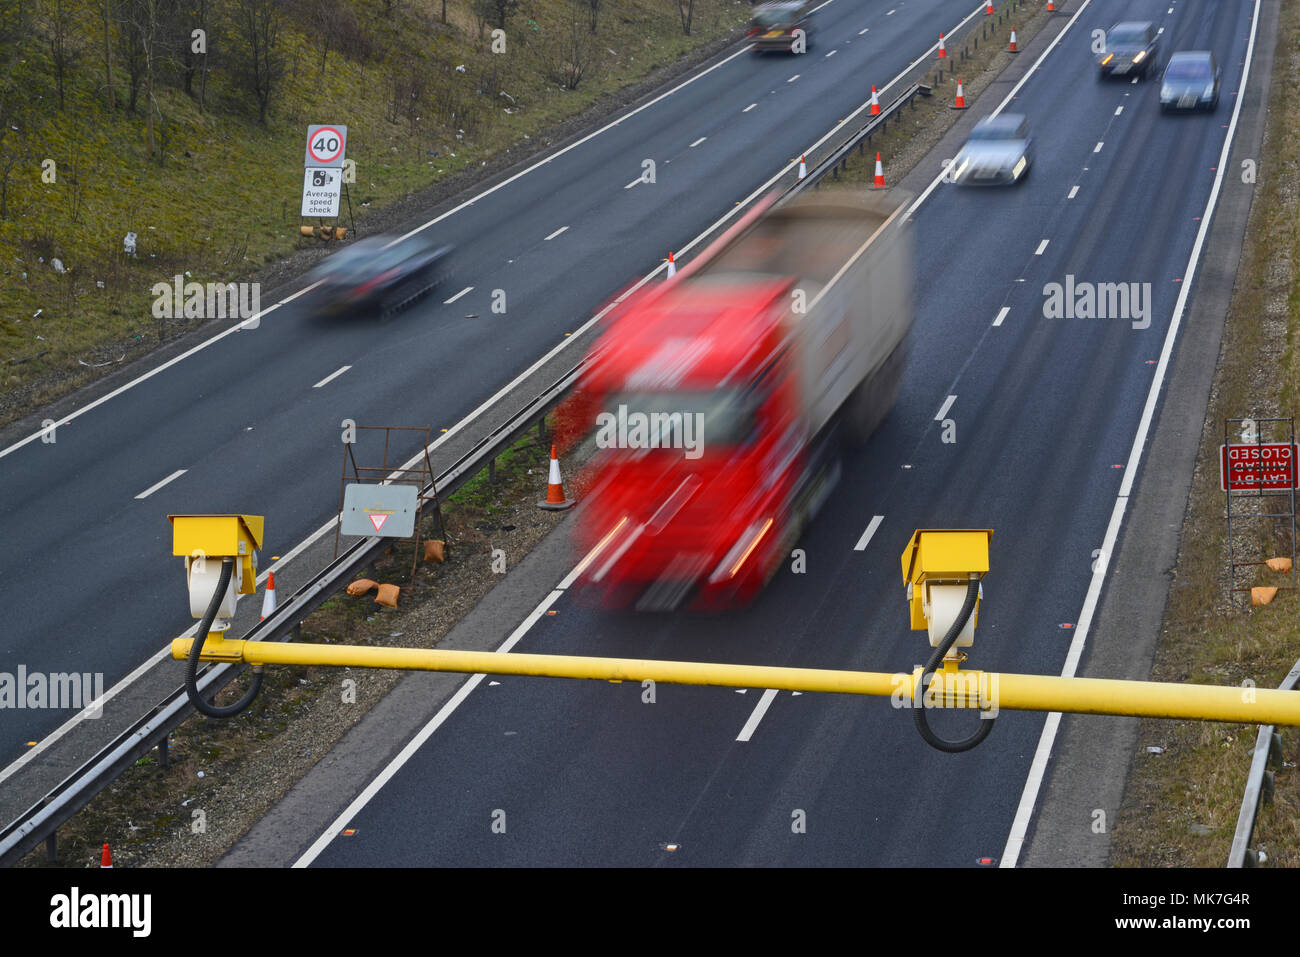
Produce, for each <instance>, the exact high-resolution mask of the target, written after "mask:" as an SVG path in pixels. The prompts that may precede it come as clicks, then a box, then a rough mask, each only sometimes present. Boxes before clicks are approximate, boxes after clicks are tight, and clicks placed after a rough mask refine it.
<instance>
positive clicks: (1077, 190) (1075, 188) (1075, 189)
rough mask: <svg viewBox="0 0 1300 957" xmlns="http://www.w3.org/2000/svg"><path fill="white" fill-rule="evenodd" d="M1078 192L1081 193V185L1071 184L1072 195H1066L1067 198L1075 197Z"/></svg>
mask: <svg viewBox="0 0 1300 957" xmlns="http://www.w3.org/2000/svg"><path fill="white" fill-rule="evenodd" d="M1078 193H1079V187H1078V186H1071V187H1070V195H1069V196H1067V197H1065V198H1066V199H1074V197H1075V196H1077V195H1078Z"/></svg>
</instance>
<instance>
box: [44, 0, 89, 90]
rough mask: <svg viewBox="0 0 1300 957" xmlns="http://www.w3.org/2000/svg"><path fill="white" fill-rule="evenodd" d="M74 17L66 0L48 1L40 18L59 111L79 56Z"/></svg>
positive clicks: (79, 47) (79, 50) (79, 45)
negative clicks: (70, 74)
mask: <svg viewBox="0 0 1300 957" xmlns="http://www.w3.org/2000/svg"><path fill="white" fill-rule="evenodd" d="M75 22H76V17H75V16H74V14H73V11H72V9H71V5H70V4H69V3H68V0H48V2H47V4H46V11H45V15H44V16H43V17H42V18H41V37H42V39H43V40H44V41H45V47H46V49H47V50H48V51H49V54H50V65H51V66H52V67H53V68H54V85H55V88H56V89H57V90H58V91H59V109H60V110H61V109H63V105H64V100H65V96H64V94H65V90H66V86H67V80H68V74H69V73H71V72H72V69H73V67H74V66H75V65H76V62H77V60H78V59H79V58H80V56H81V41H80V39H79V38H78V37H77V35H76V32H75V31H74V24H75Z"/></svg>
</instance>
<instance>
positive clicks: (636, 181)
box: [623, 176, 641, 189]
mask: <svg viewBox="0 0 1300 957" xmlns="http://www.w3.org/2000/svg"><path fill="white" fill-rule="evenodd" d="M639 182H641V177H640V176H638V177H637V178H636V179H634V180H632V182H630V183H628V184H627V185H626V186H624V187H623V188H624V189H631V188H632V187H633V186H635V185H636V184H637V183H639Z"/></svg>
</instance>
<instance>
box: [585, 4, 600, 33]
mask: <svg viewBox="0 0 1300 957" xmlns="http://www.w3.org/2000/svg"><path fill="white" fill-rule="evenodd" d="M587 8H588V9H589V10H590V11H591V32H592V33H595V32H596V17H597V15H598V14H599V13H600V0H587Z"/></svg>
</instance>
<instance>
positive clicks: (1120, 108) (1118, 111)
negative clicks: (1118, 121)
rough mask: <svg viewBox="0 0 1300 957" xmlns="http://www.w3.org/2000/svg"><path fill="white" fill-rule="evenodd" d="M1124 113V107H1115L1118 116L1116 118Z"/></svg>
mask: <svg viewBox="0 0 1300 957" xmlns="http://www.w3.org/2000/svg"><path fill="white" fill-rule="evenodd" d="M1123 112H1124V107H1122V106H1117V107H1115V115H1116V116H1119V115H1120V114H1121V113H1123Z"/></svg>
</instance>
